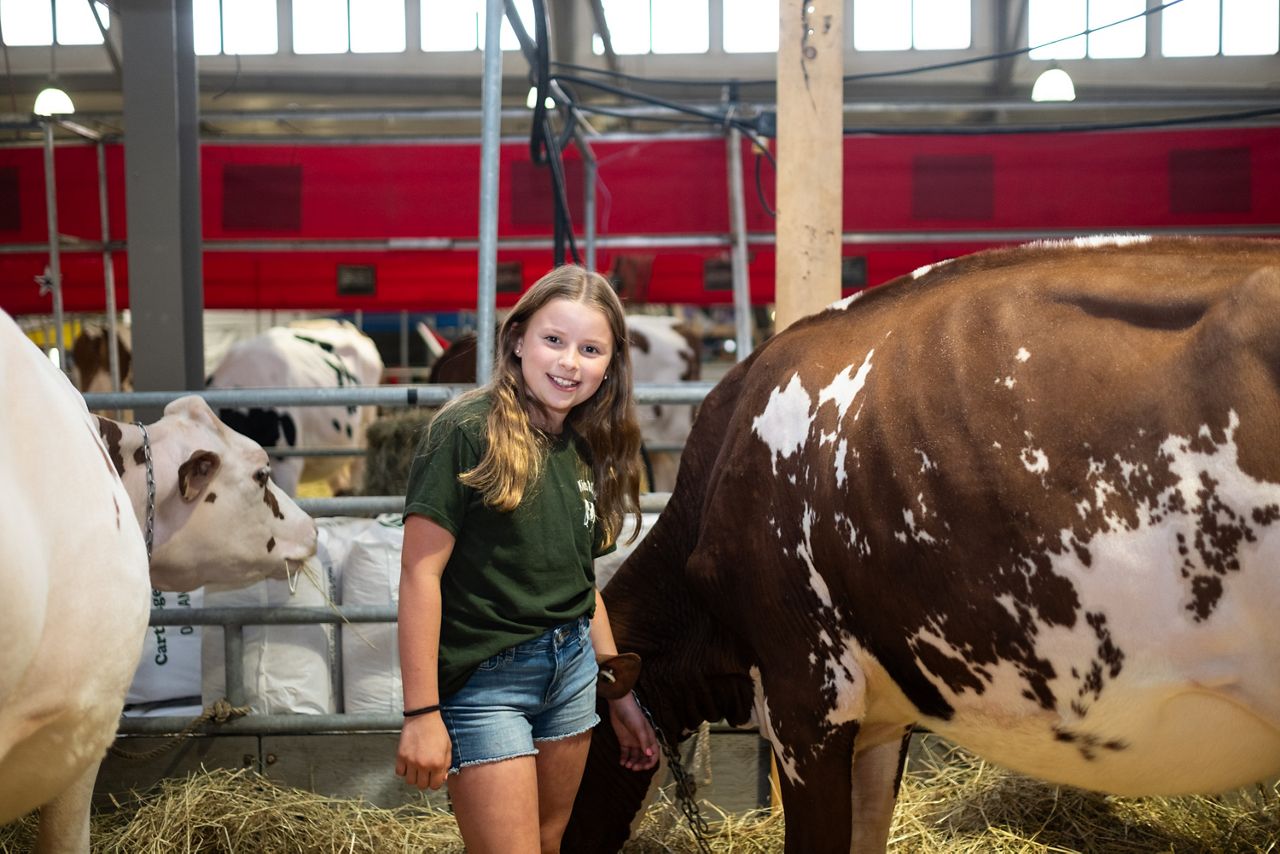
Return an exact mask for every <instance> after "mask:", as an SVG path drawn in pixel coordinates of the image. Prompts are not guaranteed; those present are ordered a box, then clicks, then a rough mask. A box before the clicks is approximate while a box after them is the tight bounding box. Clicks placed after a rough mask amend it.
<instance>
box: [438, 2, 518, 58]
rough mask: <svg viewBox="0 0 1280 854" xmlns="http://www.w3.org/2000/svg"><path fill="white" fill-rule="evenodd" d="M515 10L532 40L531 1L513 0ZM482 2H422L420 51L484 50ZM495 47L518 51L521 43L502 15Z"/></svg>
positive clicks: (483, 11) (483, 5)
mask: <svg viewBox="0 0 1280 854" xmlns="http://www.w3.org/2000/svg"><path fill="white" fill-rule="evenodd" d="M516 11H517V12H518V13H519V14H520V21H521V23H522V24H524V28H525V31H526V32H528V33H529V37H530V38H533V37H534V33H535V26H534V20H533V0H516ZM484 19H485V0H422V33H421V37H422V49H423V50H424V51H428V52H434V51H461V50H484ZM498 44H499V46H500V47H501V48H502V49H503V50H519V49H520V42H519V40H518V39H517V38H516V31H515V30H514V29H512V27H511V22H510V21H508V20H507V16H506V15H503V16H502V32H501V33H500V34H499V36H498Z"/></svg>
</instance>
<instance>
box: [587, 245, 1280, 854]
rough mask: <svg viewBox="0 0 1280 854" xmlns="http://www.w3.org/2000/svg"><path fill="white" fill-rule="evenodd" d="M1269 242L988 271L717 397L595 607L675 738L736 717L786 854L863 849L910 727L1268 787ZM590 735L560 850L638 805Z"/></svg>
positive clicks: (1134, 772)
mask: <svg viewBox="0 0 1280 854" xmlns="http://www.w3.org/2000/svg"><path fill="white" fill-rule="evenodd" d="M1277 522H1280V243H1276V242H1269V241H1261V240H1259V241H1246V240H1230V241H1225V240H1224V241H1212V240H1189V239H1162V240H1149V241H1147V240H1139V239H1117V240H1113V241H1111V242H1107V241H1094V242H1087V241H1075V242H1068V243H1061V244H1039V245H1032V246H1029V247H1023V248H1017V249H1008V250H998V251H990V252H984V253H980V254H977V255H973V256H969V257H966V258H962V259H959V260H955V261H951V262H949V263H946V264H943V265H938V266H935V267H933V268H932V269H929V270H925V271H920V272H919V273H918V274H917V275H916V276H915V277H914V280H913V277H904V278H902V279H899V280H897V281H895V282H892V283H889V284H887V285H885V286H883V287H880V288H876V289H874V290H871V291H868V292H866V293H865V294H862V295H859V298H857V299H849V300H845V301H843V302H841V303H838V304H837V305H836V306H833V307H832V308H830V309H828V310H827V311H825V312H823V313H820V314H817V315H815V316H812V317H810V318H807V319H805V320H803V321H801V322H799V323H796V324H795V325H793V326H792V327H790V328H789V329H787V330H786V331H785V332H783V333H782V334H780V335H777V336H776V337H774V338H773V339H771V340H770V341H768V342H766V343H765V344H764V345H763V346H762V347H760V348H759V349H758V350H757V351H756V352H755V353H753V354H752V356H751V357H750V358H749V359H748V360H746V361H745V362H743V363H742V364H740V365H738V366H737V367H736V368H734V369H733V370H732V371H731V372H730V373H729V374H728V375H727V376H726V377H725V379H724V380H723V381H722V382H721V383H720V384H719V385H718V386H717V387H716V388H715V390H713V392H712V393H711V395H710V396H709V397H708V398H707V400H706V402H705V404H704V405H703V407H702V410H701V412H700V414H699V416H698V420H697V422H696V424H695V425H694V430H693V433H692V435H691V437H690V441H689V444H688V446H687V447H686V450H685V459H684V463H683V465H682V467H681V470H680V476H679V480H678V483H677V485H676V489H675V492H674V494H673V495H672V498H671V501H670V503H669V504H668V506H667V508H666V510H665V511H664V512H663V514H662V516H661V518H660V519H659V521H658V523H657V525H656V527H655V528H654V530H653V531H652V532H651V533H650V534H649V536H648V537H646V538H645V539H644V540H643V541H642V542H641V544H640V546H639V547H638V548H637V549H636V551H635V553H634V554H633V555H632V557H631V558H630V559H629V560H628V561H627V562H626V563H625V564H624V565H623V566H622V568H621V569H620V570H619V571H618V573H617V575H616V576H615V577H614V579H613V581H612V582H611V583H610V585H609V586H608V587H607V588H606V589H605V591H604V594H603V595H604V597H605V600H606V602H607V605H608V609H609V616H610V620H611V622H612V624H613V630H614V634H615V636H616V637H617V640H618V646H619V648H620V649H623V650H630V651H635V652H638V653H640V654H641V655H642V656H643V657H644V660H645V670H644V672H643V674H642V676H641V679H640V683H639V685H638V686H637V694H638V695H639V696H640V698H641V699H642V701H643V702H644V703H645V704H646V705H647V706H648V707H649V708H650V709H651V710H652V712H653V715H654V718H655V720H656V722H657V723H658V725H659V726H660V727H661V728H662V730H663V731H664V732H666V733H667V734H669V735H670V736H672V737H673V738H679V737H683V736H685V735H687V734H688V733H689V732H691V731H692V730H693V729H694V728H695V727H696V726H697V725H698V724H699V723H700V722H701V721H703V720H719V719H721V718H724V719H727V720H729V721H730V722H733V723H742V722H745V721H746V720H748V718H750V717H751V716H752V715H753V713H754V718H755V720H756V721H757V722H758V724H759V727H760V730H761V732H762V733H763V734H764V735H765V736H766V737H767V738H769V740H770V741H771V742H772V745H773V748H774V755H775V757H776V758H777V761H778V766H779V769H780V778H781V784H782V796H783V801H784V804H785V808H786V814H787V823H786V828H787V829H786V833H787V836H786V847H787V850H788V851H791V852H806V854H808V853H809V852H835V851H841V852H843V851H849V850H851V849H852V850H856V851H880V850H883V848H884V846H885V843H886V839H887V834H888V828H889V824H890V820H891V817H892V809H893V802H894V797H895V788H896V779H897V773H898V772H899V768H900V765H899V759H900V747H901V746H902V745H903V744H904V739H903V735H904V733H905V732H907V731H908V730H909V728H910V727H911V726H912V725H914V724H916V723H920V724H923V725H924V726H927V727H928V728H929V729H931V730H933V731H935V732H937V733H939V734H940V735H942V736H944V737H946V738H948V739H951V740H952V741H954V742H956V743H958V744H960V745H963V746H965V747H968V748H970V749H972V750H974V751H975V752H977V753H978V754H980V755H982V756H984V757H986V758H987V759H990V760H991V761H994V762H997V763H1000V764H1002V765H1005V766H1008V767H1009V768H1012V769H1014V770H1016V771H1018V772H1021V773H1024V774H1028V775H1031V776H1035V777H1039V778H1043V779H1046V780H1050V781H1054V782H1058V783H1063V784H1069V785H1074V786H1080V787H1085V788H1089V789H1095V790H1101V791H1107V792H1114V793H1118V794H1122V795H1155V794H1168V795H1172V794H1180V793H1191V792H1214V791H1222V790H1227V789H1231V788H1234V787H1239V786H1242V785H1245V784H1248V783H1250V782H1252V781H1255V780H1259V779H1263V778H1266V777H1271V776H1275V775H1276V774H1277V773H1280V657H1277V655H1276V650H1277V649H1278V648H1280V621H1278V620H1276V618H1275V615H1276V612H1277V610H1278V609H1280V524H1277ZM646 783H647V779H646V777H645V775H641V774H633V773H631V772H628V771H626V770H623V769H620V768H619V767H618V765H617V746H616V744H615V743H614V738H613V735H612V732H611V731H610V728H609V727H607V726H606V727H600V728H597V730H596V732H595V736H594V741H593V745H592V756H591V760H590V763H589V766H588V771H587V776H586V778H585V779H584V781H583V784H582V788H581V790H580V793H579V796H578V803H577V805H576V806H575V812H574V818H573V821H572V823H571V825H570V829H569V833H568V835H567V836H566V840H565V850H566V851H590V852H599V851H612V850H616V849H617V848H618V847H619V846H620V845H621V843H622V842H623V840H624V839H625V837H626V835H627V832H628V824H629V822H630V820H631V818H632V816H633V814H634V812H635V810H636V808H637V805H638V804H639V803H640V799H641V796H642V793H643V790H644V789H645V787H646Z"/></svg>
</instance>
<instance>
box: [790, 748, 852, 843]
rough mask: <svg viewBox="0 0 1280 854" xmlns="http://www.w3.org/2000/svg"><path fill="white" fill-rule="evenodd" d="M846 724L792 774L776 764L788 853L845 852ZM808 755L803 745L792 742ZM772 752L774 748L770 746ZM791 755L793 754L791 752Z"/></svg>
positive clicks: (848, 794)
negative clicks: (780, 786)
mask: <svg viewBox="0 0 1280 854" xmlns="http://www.w3.org/2000/svg"><path fill="white" fill-rule="evenodd" d="M856 729H857V725H856V724H847V725H845V726H843V727H841V728H840V730H839V731H838V732H836V733H833V734H832V735H831V736H830V737H829V738H828V739H826V741H824V742H823V745H822V750H821V751H820V752H819V753H818V754H817V755H815V756H813V758H812V759H810V760H809V761H807V762H805V763H804V764H803V765H802V766H800V767H799V768H797V769H796V771H794V772H792V773H787V772H786V771H785V769H784V768H783V767H782V765H781V760H780V764H779V768H780V773H779V774H778V777H779V779H780V781H781V784H782V805H783V809H784V810H785V812H786V819H787V821H786V827H787V831H786V850H787V852H788V854H847V852H849V850H850V842H851V836H850V831H851V828H852V826H853V809H852V793H853V785H852V772H853V761H852V757H853V735H854V732H855V731H856ZM797 747H798V748H799V749H800V750H801V751H802V752H803V753H808V746H807V745H805V746H803V747H801V746H799V745H795V746H793V750H794V748H797ZM775 750H776V747H775ZM793 755H794V753H793Z"/></svg>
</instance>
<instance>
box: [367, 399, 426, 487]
mask: <svg viewBox="0 0 1280 854" xmlns="http://www.w3.org/2000/svg"><path fill="white" fill-rule="evenodd" d="M435 414H436V410H434V409H410V410H408V411H405V412H397V413H395V414H394V415H384V416H382V417H381V418H379V419H378V420H377V421H375V422H373V423H372V424H370V425H369V429H368V430H367V431H366V433H365V438H366V441H367V442H368V446H369V450H368V453H367V454H366V456H365V466H364V486H363V489H362V490H361V494H363V495H404V489H405V486H406V485H407V483H408V481H409V463H410V462H411V461H412V460H413V452H414V451H415V450H416V449H417V447H418V440H419V439H421V438H422V431H423V430H425V429H426V427H427V425H428V424H430V423H431V419H432V418H433V417H435Z"/></svg>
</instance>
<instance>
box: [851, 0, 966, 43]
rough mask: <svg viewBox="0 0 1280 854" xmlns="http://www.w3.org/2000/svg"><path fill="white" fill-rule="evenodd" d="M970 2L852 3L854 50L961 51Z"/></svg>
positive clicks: (870, 0) (856, 0)
mask: <svg viewBox="0 0 1280 854" xmlns="http://www.w3.org/2000/svg"><path fill="white" fill-rule="evenodd" d="M969 7H970V0H853V47H854V50H865V51H875V50H912V49H915V50H963V49H965V48H967V47H969V45H970V42H971V40H972V39H971V33H970V30H971V25H970V8H969Z"/></svg>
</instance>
